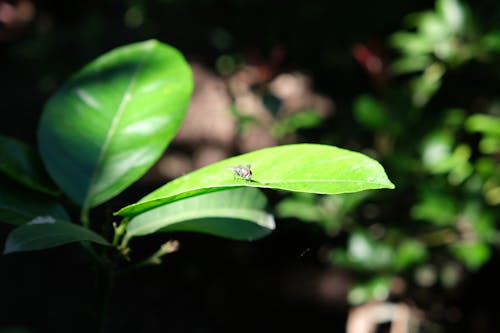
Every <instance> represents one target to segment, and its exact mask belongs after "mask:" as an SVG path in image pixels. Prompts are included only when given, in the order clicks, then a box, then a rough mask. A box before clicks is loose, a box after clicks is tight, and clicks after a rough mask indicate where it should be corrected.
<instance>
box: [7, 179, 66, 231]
mask: <svg viewBox="0 0 500 333" xmlns="http://www.w3.org/2000/svg"><path fill="white" fill-rule="evenodd" d="M40 217H50V218H53V219H61V220H69V216H68V214H67V213H66V211H65V210H64V208H63V206H62V205H61V204H60V203H58V202H57V201H56V200H55V198H54V197H52V196H48V195H44V194H42V193H39V192H35V191H31V190H29V189H27V188H25V187H23V186H19V185H18V184H16V183H14V182H13V181H12V180H10V179H6V178H4V177H3V176H0V221H2V222H7V223H11V224H15V225H20V224H24V223H26V222H29V221H32V220H33V219H36V218H40Z"/></svg>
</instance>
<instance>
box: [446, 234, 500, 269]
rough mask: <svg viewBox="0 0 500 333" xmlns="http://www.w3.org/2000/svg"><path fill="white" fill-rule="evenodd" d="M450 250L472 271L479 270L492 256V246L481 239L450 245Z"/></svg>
mask: <svg viewBox="0 0 500 333" xmlns="http://www.w3.org/2000/svg"><path fill="white" fill-rule="evenodd" d="M450 251H451V253H452V254H453V255H454V256H455V257H456V258H458V259H459V260H461V261H462V262H463V264H464V265H465V267H467V269H469V270H470V271H477V270H478V269H479V268H481V266H483V265H484V264H485V263H487V262H488V260H490V258H491V249H490V247H489V246H488V244H486V243H483V242H480V241H469V242H467V241H464V242H461V243H456V244H453V245H452V246H451V247H450Z"/></svg>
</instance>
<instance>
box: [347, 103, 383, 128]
mask: <svg viewBox="0 0 500 333" xmlns="http://www.w3.org/2000/svg"><path fill="white" fill-rule="evenodd" d="M353 108H354V115H355V116H356V119H357V120H358V122H359V123H360V124H362V125H363V126H365V127H367V128H370V129H380V128H385V127H387V126H388V124H389V122H390V119H389V117H388V115H387V110H386V109H385V107H384V106H383V105H382V104H381V103H380V102H379V101H377V100H376V99H375V98H373V97H372V96H369V95H361V96H359V97H358V98H356V100H355V101H354V106H353Z"/></svg>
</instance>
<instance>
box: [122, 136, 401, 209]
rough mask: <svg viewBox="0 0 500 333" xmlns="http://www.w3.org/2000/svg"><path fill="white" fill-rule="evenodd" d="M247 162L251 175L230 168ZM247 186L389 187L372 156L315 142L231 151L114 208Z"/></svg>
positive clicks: (329, 190) (312, 189)
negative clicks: (246, 176)
mask: <svg viewBox="0 0 500 333" xmlns="http://www.w3.org/2000/svg"><path fill="white" fill-rule="evenodd" d="M246 164H250V165H251V169H252V172H253V176H252V178H251V179H250V180H246V179H243V178H241V177H238V176H235V175H234V173H233V171H232V170H231V169H229V168H230V167H234V166H237V165H246ZM238 186H240V187H241V186H247V187H260V188H271V189H276V190H286V191H295V192H309V193H319V194H339V193H350V192H358V191H363V190H369V189H382V188H389V189H392V188H394V185H393V184H392V183H391V181H390V180H389V179H388V178H387V175H386V174H385V171H384V169H383V168H382V166H381V165H380V164H379V163H378V162H377V161H375V160H373V159H371V158H369V157H367V156H365V155H363V154H360V153H357V152H353V151H349V150H345V149H341V148H337V147H333V146H327V145H319V144H295V145H285V146H278V147H271V148H265V149H261V150H257V151H253V152H250V153H246V154H243V155H239V156H235V157H232V158H229V159H226V160H223V161H220V162H217V163H214V164H211V165H208V166H206V167H204V168H201V169H198V170H195V171H193V172H191V173H188V174H186V175H184V176H182V177H179V178H177V179H175V180H173V181H171V182H169V183H167V184H165V185H164V186H162V187H160V188H159V189H157V190H156V191H154V192H152V193H150V194H149V195H147V196H146V197H144V198H142V199H141V200H140V201H139V202H137V203H135V204H132V205H129V206H127V207H124V208H122V209H121V210H120V211H118V212H117V214H118V215H122V216H133V215H137V214H139V213H142V212H144V211H147V210H149V209H151V208H154V207H158V206H161V205H164V204H166V203H169V202H173V201H176V200H180V199H183V198H187V197H190V196H194V195H199V194H202V193H207V192H214V191H219V190H223V189H227V188H231V187H238Z"/></svg>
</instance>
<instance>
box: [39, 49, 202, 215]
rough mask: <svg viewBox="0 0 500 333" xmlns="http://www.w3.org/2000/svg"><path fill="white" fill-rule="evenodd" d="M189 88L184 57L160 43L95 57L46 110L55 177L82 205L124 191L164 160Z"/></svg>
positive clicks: (44, 138)
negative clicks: (165, 151)
mask: <svg viewBox="0 0 500 333" xmlns="http://www.w3.org/2000/svg"><path fill="white" fill-rule="evenodd" d="M192 85H193V83H192V75H191V71H190V69H189V66H188V64H187V63H186V61H185V60H184V58H183V57H182V55H181V54H180V53H179V52H178V51H177V50H176V49H174V48H172V47H170V46H167V45H165V44H162V43H159V42H157V41H155V40H150V41H146V42H141V43H136V44H131V45H128V46H125V47H120V48H117V49H115V50H113V51H111V52H109V53H107V54H105V55H103V56H101V57H99V58H97V59H96V60H94V61H93V62H91V63H90V64H89V65H87V66H86V67H84V68H83V69H82V70H81V71H80V72H78V73H77V74H76V75H75V76H73V77H72V78H71V79H70V80H69V82H68V83H67V84H66V85H64V86H63V87H62V88H61V89H60V90H59V91H58V92H57V93H56V94H55V95H54V96H53V97H52V98H51V99H50V100H49V101H48V102H47V104H46V106H45V109H44V112H43V114H42V118H41V122H40V127H39V130H38V140H39V149H40V152H41V155H42V159H43V161H44V163H45V165H46V167H47V169H48V171H49V173H50V174H51V176H52V178H54V180H55V181H56V183H57V184H58V185H59V186H60V187H61V188H62V189H63V190H64V191H65V192H66V194H68V196H69V197H71V198H72V199H73V200H74V201H75V202H77V203H78V204H80V205H82V206H84V207H93V206H96V205H98V204H100V203H102V202H104V201H106V200H107V199H109V198H111V197H113V196H115V195H116V194H118V193H120V192H121V191H122V190H123V189H125V188H126V187H127V186H129V185H130V184H131V183H133V182H134V181H135V180H137V179H138V178H139V177H140V176H141V175H143V174H144V173H145V172H146V171H147V170H148V169H149V167H150V166H151V165H152V164H153V163H154V162H155V161H156V160H157V159H158V158H159V157H160V156H161V154H162V153H163V151H164V150H165V148H166V146H167V145H168V143H169V142H170V141H171V139H172V137H173V136H174V134H175V133H176V131H177V129H178V128H179V126H180V124H181V122H182V120H183V118H184V115H185V112H186V108H187V105H188V102H189V97H190V95H191V90H192Z"/></svg>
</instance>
